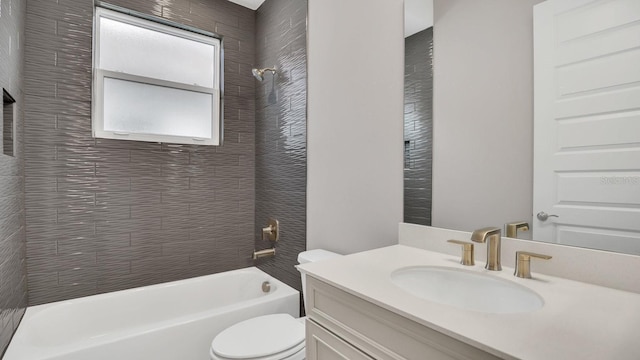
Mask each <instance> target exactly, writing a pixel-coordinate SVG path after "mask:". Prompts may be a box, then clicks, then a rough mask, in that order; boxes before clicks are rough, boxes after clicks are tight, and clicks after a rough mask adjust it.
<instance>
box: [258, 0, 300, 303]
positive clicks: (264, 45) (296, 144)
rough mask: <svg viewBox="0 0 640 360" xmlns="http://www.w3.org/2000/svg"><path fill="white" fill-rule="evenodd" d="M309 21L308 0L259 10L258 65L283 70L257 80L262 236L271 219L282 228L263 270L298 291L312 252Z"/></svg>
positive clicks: (281, 1) (271, 2) (279, 0)
mask: <svg viewBox="0 0 640 360" xmlns="http://www.w3.org/2000/svg"><path fill="white" fill-rule="evenodd" d="M306 19H307V1H306V0H303V1H300V0H267V1H266V2H265V3H264V4H263V5H262V6H261V7H260V8H259V9H258V10H257V11H256V45H257V46H256V65H257V66H259V67H272V66H274V65H275V67H276V69H277V74H276V75H275V77H272V76H270V75H266V76H265V80H264V81H263V82H256V84H257V88H256V110H257V111H256V213H255V219H256V224H255V225H256V233H258V234H259V233H260V228H261V227H263V226H265V225H266V224H267V220H268V219H269V218H270V217H273V218H276V219H278V220H279V221H280V227H281V234H280V241H279V242H278V243H277V244H276V249H277V253H276V256H275V257H274V258H266V259H264V260H260V262H259V263H258V264H259V265H258V267H259V268H260V269H262V270H264V271H266V272H267V273H269V274H271V275H272V276H274V277H276V278H278V279H279V280H281V281H283V282H285V283H286V284H288V285H290V286H292V287H294V288H295V289H298V290H301V284H300V273H299V272H298V271H297V270H296V269H295V267H294V266H295V265H296V264H297V257H298V253H300V252H302V251H304V250H305V249H306V183H307V181H306V180H307V167H306V161H307V146H306V145H307V139H306V135H307V132H306V124H307V123H306V120H307V113H306V97H307V51H306V48H307V37H306V25H307V22H306ZM269 246H271V244H270V243H269V242H268V241H259V240H258V241H257V242H256V248H257V249H263V248H267V247H269Z"/></svg>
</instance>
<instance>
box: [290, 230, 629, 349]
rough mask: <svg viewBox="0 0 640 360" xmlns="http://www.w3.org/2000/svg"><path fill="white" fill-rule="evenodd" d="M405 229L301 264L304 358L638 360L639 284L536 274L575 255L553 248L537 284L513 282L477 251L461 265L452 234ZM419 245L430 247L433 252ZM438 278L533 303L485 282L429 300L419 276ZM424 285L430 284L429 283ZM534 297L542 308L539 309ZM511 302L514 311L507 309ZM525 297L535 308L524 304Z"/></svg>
mask: <svg viewBox="0 0 640 360" xmlns="http://www.w3.org/2000/svg"><path fill="white" fill-rule="evenodd" d="M403 226H404V227H406V226H409V225H407V224H401V231H400V234H401V235H400V239H401V241H400V244H399V245H394V246H389V247H384V248H380V249H375V250H370V251H366V252H361V253H357V254H352V255H348V256H345V257H341V258H336V259H331V260H328V261H325V262H318V263H312V264H305V265H301V266H300V267H299V268H300V270H301V271H303V272H304V273H306V274H307V285H306V287H307V288H306V293H305V296H307V303H308V306H309V309H307V316H308V319H307V358H308V359H310V360H316V359H318V360H321V359H594V360H596V359H598V360H599V359H639V358H640V342H639V341H638V339H637V334H638V331H639V330H640V291H636V289H634V288H633V287H634V286H637V285H635V284H634V283H633V282H630V283H628V284H624V283H616V284H613V285H612V286H613V287H618V289H614V288H612V287H606V286H602V285H603V284H597V285H596V284H594V283H598V281H606V276H603V277H602V279H594V278H592V277H590V275H580V274H577V273H579V272H580V271H581V269H580V265H576V268H577V269H575V270H574V274H577V275H576V276H578V277H580V276H584V278H585V279H587V280H589V281H590V282H591V283H587V282H581V281H576V279H571V278H570V277H572V276H573V275H571V274H570V273H569V274H568V275H567V274H560V275H566V277H560V276H554V275H549V274H545V273H541V272H537V271H536V269H539V270H540V271H543V272H552V271H553V269H554V267H558V262H561V261H567V260H568V259H569V258H570V257H568V256H566V255H563V252H566V251H568V249H565V248H564V247H559V248H558V249H554V248H553V246H554V245H549V244H542V245H541V246H543V250H545V249H546V250H547V251H548V252H552V253H554V252H555V253H554V255H555V257H554V259H552V260H550V261H549V263H551V262H552V261H555V262H556V264H554V265H545V264H544V262H533V263H532V279H524V278H518V277H515V276H514V275H513V273H514V269H513V266H512V265H511V264H513V261H505V263H504V265H505V267H504V268H503V270H502V271H489V270H486V269H485V268H484V259H483V256H482V253H483V250H484V248H482V247H478V248H477V255H476V264H475V265H474V266H465V265H462V264H460V255H459V253H458V251H459V250H458V249H457V247H452V246H451V244H448V245H447V242H446V239H444V240H443V238H444V237H446V236H447V235H450V234H448V233H447V232H446V231H441V233H440V234H437V232H436V233H434V232H433V231H432V230H431V228H429V227H422V226H410V227H411V228H409V229H404V232H405V233H407V232H414V233H415V234H414V236H413V238H411V236H407V235H405V236H403V229H402V227H403ZM422 228H424V229H422ZM425 229H426V230H425ZM429 231H431V232H429ZM425 232H426V233H425ZM427 233H428V234H431V236H430V237H431V238H429V236H427V235H428V234H427ZM434 234H435V235H439V236H435V235H434ZM403 239H405V240H404V241H403ZM467 239H468V238H467ZM461 240H466V239H461ZM505 240H506V243H505V245H506V248H503V258H504V259H505V260H508V259H510V258H511V257H512V256H514V253H512V248H511V246H518V245H520V243H519V242H517V240H515V242H514V243H513V244H511V243H510V242H509V239H505ZM420 241H422V242H426V243H427V244H431V249H428V248H429V247H430V246H429V245H424V244H423V245H420V244H419V242H420ZM403 243H404V244H403ZM523 243H524V242H523ZM527 243H531V242H527ZM443 244H444V245H443ZM534 246H539V245H538V244H534ZM450 249H451V250H452V251H451V250H450ZM505 250H506V251H505ZM525 250H532V249H525ZM534 250H540V249H534ZM569 250H570V249H569ZM440 251H442V252H440ZM575 251H584V249H580V250H577V249H575ZM588 251H592V250H588ZM599 253H600V254H595V255H594V254H591V256H596V257H597V256H604V257H605V258H606V256H609V255H611V256H617V257H619V256H622V258H619V259H614V260H616V261H617V260H619V261H617V262H618V263H621V266H632V267H634V268H635V269H636V270H637V269H638V268H639V267H636V265H640V263H638V257H629V256H625V255H621V254H609V253H604V252H599ZM579 255H580V254H579ZM587 258H588V259H591V258H589V257H588V256H587ZM602 265H606V264H593V263H592V264H590V267H591V268H596V269H597V270H599V271H600V272H606V271H607V270H606V268H607V267H606V266H602ZM570 266H571V264H565V266H564V267H570ZM612 266H614V267H615V266H617V265H613V264H612ZM558 268H560V267H558ZM584 268H585V269H587V268H588V266H586V267H584ZM433 271H436V272H444V273H445V274H454V277H448V276H449V275H447V276H445V277H444V278H443V279H445V280H446V281H453V282H457V281H462V282H465V281H471V282H470V283H466V285H465V286H463V287H462V290H460V289H458V290H455V289H453V290H449V289H448V287H447V286H446V285H445V286H444V287H441V288H440V289H439V290H438V292H439V293H445V294H446V293H447V292H448V291H464V288H465V287H467V285H469V284H473V283H477V282H478V281H479V282H480V283H483V281H484V279H487V280H488V281H489V282H491V281H497V282H498V283H504V285H505V286H506V287H507V288H513V289H516V290H518V291H520V290H522V291H523V292H524V293H527V294H534V297H533V298H531V297H524V298H519V297H518V296H519V295H517V296H515V297H513V298H512V297H511V295H504V294H502V295H500V293H499V291H500V290H499V289H498V288H491V287H490V286H487V287H486V288H487V289H489V290H488V291H485V290H484V285H479V286H475V287H474V286H472V285H471V286H468V287H469V290H468V291H469V292H468V293H456V294H454V296H452V297H451V298H450V299H447V298H446V296H445V297H438V296H437V294H436V295H434V296H436V297H435V298H433V297H430V296H432V295H433V294H429V293H428V291H427V290H428V288H429V287H432V286H435V285H429V286H425V287H424V288H423V289H416V288H419V287H420V281H417V282H416V280H421V278H420V276H423V274H422V273H425V274H427V275H429V274H430V273H431V272H433ZM585 271H588V270H585ZM403 274H404V275H403ZM407 274H408V275H407ZM604 275H606V274H604ZM429 276H430V275H429ZM567 277H569V278H567ZM622 277H624V276H622ZM457 278H460V279H461V280H456V279H457ZM407 279H409V281H408V282H407ZM452 279H453V280H452ZM478 279H479V280H478ZM424 280H425V281H431V280H429V279H428V276H427V277H424ZM411 281H413V283H412V282H411ZM629 287H631V288H629ZM620 288H623V289H620ZM425 289H427V290H425ZM424 291H427V293H425V292H424ZM494 294H495V295H496V296H495V304H497V305H496V306H494V303H493V301H492V296H493V295H494ZM527 296H529V295H527ZM536 296H538V297H539V299H540V300H541V303H540V306H536V304H535V297H536ZM461 298H463V299H462V300H461ZM456 299H457V300H461V301H458V302H456ZM476 300H477V301H476ZM512 300H513V301H515V305H516V306H515V307H511V306H510V301H512ZM529 300H532V301H533V303H532V304H529V305H526V306H524V307H523V306H518V305H519V304H520V303H521V302H522V301H524V302H526V301H529ZM505 301H506V302H505ZM448 302H450V303H448ZM501 302H502V304H501ZM479 304H480V305H479ZM483 304H484V305H483ZM478 306H479V307H478Z"/></svg>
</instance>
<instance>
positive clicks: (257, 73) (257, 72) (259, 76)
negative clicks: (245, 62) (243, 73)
mask: <svg viewBox="0 0 640 360" xmlns="http://www.w3.org/2000/svg"><path fill="white" fill-rule="evenodd" d="M265 71H271V73H272V74H274V75H275V73H276V69H275V68H265V69H251V73H253V76H254V77H255V78H256V79H258V81H263V80H264V72H265Z"/></svg>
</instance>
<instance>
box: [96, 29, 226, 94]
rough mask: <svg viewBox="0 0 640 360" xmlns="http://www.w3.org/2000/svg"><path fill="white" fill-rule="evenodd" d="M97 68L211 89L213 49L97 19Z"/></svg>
mask: <svg viewBox="0 0 640 360" xmlns="http://www.w3.org/2000/svg"><path fill="white" fill-rule="evenodd" d="M99 46H100V59H99V63H98V67H99V68H101V69H105V70H111V71H119V72H125V73H128V74H133V75H139V76H145V77H150V78H156V79H162V80H168V81H175V82H179V83H183V84H189V85H198V86H203V87H208V88H213V87H214V85H213V84H214V78H213V74H214V70H213V67H214V64H215V62H214V55H215V54H214V47H213V45H210V44H204V43H201V42H198V41H194V40H188V39H185V38H182V37H179V36H175V35H169V34H165V33H162V32H158V31H154V30H149V29H145V28H142V27H138V26H135V25H130V24H126V23H123V22H119V21H116V20H112V19H107V18H104V17H100V44H99Z"/></svg>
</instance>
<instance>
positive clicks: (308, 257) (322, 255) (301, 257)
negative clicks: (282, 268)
mask: <svg viewBox="0 0 640 360" xmlns="http://www.w3.org/2000/svg"><path fill="white" fill-rule="evenodd" d="M338 256H342V255H340V254H336V253H334V252H331V251H327V250H323V249H315V250H307V251H303V252H301V253H300V254H298V263H300V264H305V263H310V262H316V261H321V260H326V259H331V258H335V257H338Z"/></svg>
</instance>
